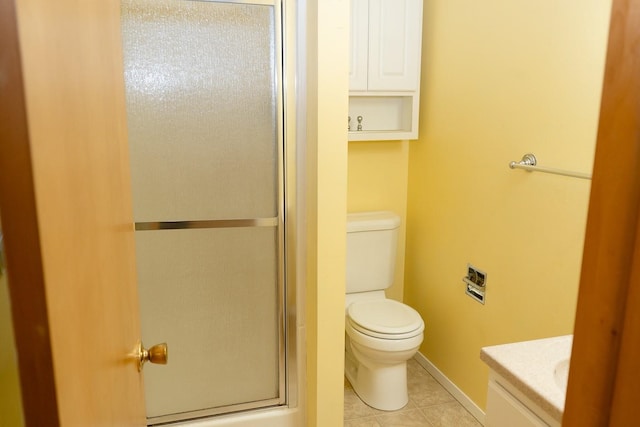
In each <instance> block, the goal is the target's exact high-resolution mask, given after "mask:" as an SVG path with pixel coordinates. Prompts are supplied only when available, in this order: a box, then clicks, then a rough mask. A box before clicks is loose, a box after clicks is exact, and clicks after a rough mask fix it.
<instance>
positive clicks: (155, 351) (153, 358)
mask: <svg viewBox="0 0 640 427" xmlns="http://www.w3.org/2000/svg"><path fill="white" fill-rule="evenodd" d="M136 358H137V360H138V371H142V368H143V366H144V364H145V362H151V363H155V364H158V365H166V364H167V361H168V360H169V348H168V347H167V343H165V342H163V343H162V344H156V345H154V346H153V347H151V348H150V349H149V350H147V349H146V348H144V346H143V345H142V342H139V343H138V349H137V351H136Z"/></svg>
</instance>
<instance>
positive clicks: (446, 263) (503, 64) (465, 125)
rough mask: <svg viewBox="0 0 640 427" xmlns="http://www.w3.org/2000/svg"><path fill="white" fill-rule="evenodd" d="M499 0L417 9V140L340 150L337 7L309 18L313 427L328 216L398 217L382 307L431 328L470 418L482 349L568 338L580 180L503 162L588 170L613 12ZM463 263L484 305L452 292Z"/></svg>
mask: <svg viewBox="0 0 640 427" xmlns="http://www.w3.org/2000/svg"><path fill="white" fill-rule="evenodd" d="M502 3H503V2H491V3H486V2H484V3H483V4H477V2H472V1H469V0H466V1H458V2H451V1H447V2H445V1H427V2H425V13H424V16H425V20H424V28H425V31H424V36H423V52H424V53H423V68H422V73H423V78H422V94H421V109H420V110H421V112H420V114H421V119H420V138H419V139H418V140H416V141H409V142H407V141H394V142H351V143H349V144H348V147H347V144H346V143H345V141H344V139H345V135H344V129H338V127H337V126H328V125H327V124H328V123H329V124H332V123H342V122H344V120H342V118H343V117H344V116H346V105H338V104H337V103H336V101H335V100H336V99H345V101H346V82H344V79H343V78H342V75H341V74H339V73H340V71H341V70H344V68H345V67H346V64H340V63H339V61H336V59H335V58H336V56H337V52H336V50H339V47H338V48H337V47H336V46H340V41H344V40H345V37H348V35H347V34H346V33H345V32H344V31H343V30H344V27H345V26H343V27H341V28H336V27H340V25H338V24H339V23H340V22H342V23H343V24H344V21H340V20H339V18H336V15H338V16H342V15H340V14H339V12H340V11H342V12H343V14H344V15H345V16H346V14H347V7H346V5H344V4H343V2H321V4H318V5H316V6H315V7H317V19H318V28H319V29H320V30H321V31H320V34H319V44H318V52H317V57H318V63H317V64H316V65H317V69H315V70H314V71H313V72H312V73H310V74H311V75H310V76H309V80H310V82H309V83H310V84H312V85H313V84H315V83H317V85H316V87H317V88H318V90H317V92H316V91H310V93H309V95H308V96H309V99H310V100H311V101H312V102H314V104H317V105H318V110H317V111H315V113H317V114H316V119H317V123H316V126H317V127H315V128H316V129H318V136H317V140H315V141H314V140H310V141H309V148H308V152H309V153H313V154H315V156H314V155H313V154H310V157H311V160H310V163H311V164H312V165H313V166H314V167H316V168H317V175H316V176H315V177H313V178H311V179H310V182H307V185H308V193H307V195H308V209H309V212H310V213H309V218H308V227H310V229H313V230H315V231H314V232H313V233H311V235H312V237H311V238H310V239H309V240H310V241H309V242H308V247H307V249H308V250H307V252H308V259H307V262H308V263H309V265H310V268H309V269H308V277H307V288H306V292H307V300H306V315H305V316H306V318H305V320H306V327H307V334H308V335H307V341H308V346H307V348H306V351H307V370H306V373H307V380H308V387H307V390H306V391H307V393H306V394H307V399H308V401H309V402H310V404H309V405H308V409H309V414H308V419H312V420H315V422H314V423H310V424H309V425H313V424H315V425H319V426H329V425H331V426H336V425H340V423H341V422H342V414H341V413H340V412H341V411H339V410H337V408H341V407H342V396H341V393H339V392H338V390H341V389H342V381H343V380H342V363H343V362H342V356H343V355H342V352H341V351H339V349H340V347H341V346H342V340H343V333H342V331H343V330H344V323H343V322H344V319H343V317H342V316H341V315H340V313H342V312H343V310H344V307H343V306H342V304H343V297H342V296H343V294H344V286H343V276H344V274H343V272H344V264H343V263H344V259H343V256H342V255H343V249H341V248H342V247H343V245H344V240H343V239H344V235H343V233H339V232H337V230H344V221H345V219H344V218H343V217H342V216H340V215H338V214H337V213H340V212H346V211H360V210H372V209H389V210H393V211H395V212H397V213H398V214H400V215H401V217H402V218H403V222H402V224H403V225H402V227H403V232H402V234H401V236H402V237H401V239H400V257H399V261H398V267H399V268H398V270H397V277H398V283H404V285H403V286H397V285H396V286H395V287H393V288H391V289H390V291H389V296H390V297H392V298H396V299H402V300H404V301H405V302H406V303H408V304H410V305H412V306H413V307H415V308H416V309H418V311H419V312H420V313H421V314H422V316H423V318H424V319H425V322H426V325H427V326H426V332H425V342H424V344H423V346H422V348H421V353H423V354H424V355H425V356H426V357H427V358H428V359H429V360H430V361H431V362H432V363H434V364H435V365H436V366H437V367H438V368H439V369H440V370H441V371H442V372H444V373H445V374H446V375H447V376H448V377H449V378H450V379H451V381H453V382H454V383H455V384H456V385H458V387H459V388H460V389H462V390H463V391H464V392H465V393H466V394H467V395H468V396H469V397H470V399H472V400H473V402H475V403H476V404H477V405H478V406H479V407H483V406H484V395H485V393H486V377H487V371H486V367H484V366H483V364H482V362H481V361H480V360H479V358H478V353H479V349H480V348H481V347H483V346H485V345H490V344H495V343H502V342H510V341H520V340H525V339H533V338H539V337H547V336H553V335H561V334H567V333H570V332H571V331H572V328H573V319H574V313H575V311H574V310H575V304H576V295H577V285H578V278H579V273H580V263H581V254H582V245H583V234H584V227H585V222H586V210H587V201H588V197H589V183H588V182H587V181H582V180H573V179H569V178H561V177H556V176H552V175H549V176H547V175H543V174H535V175H531V174H527V173H525V172H523V171H512V170H510V169H508V167H507V164H508V162H509V161H511V160H518V159H519V157H520V156H521V155H522V154H524V153H525V152H529V151H532V152H535V154H536V155H537V156H538V158H539V159H540V161H541V162H544V163H545V164H549V165H556V166H561V167H563V168H567V169H572V170H580V171H589V170H590V169H591V167H592V159H593V153H594V147H595V135H596V128H597V121H598V110H599V99H600V90H601V82H602V72H603V64H604V50H605V40H606V33H607V26H608V10H609V7H610V3H609V2H599V1H590V2H577V1H575V2H572V3H571V4H563V5H558V4H556V2H550V1H547V2H542V3H541V2H524V1H518V2H510V3H509V4H508V5H504V4H502ZM576 14H577V15H576ZM336 22H338V24H336ZM322 31H325V32H324V33H323V32H322ZM504 34H509V37H505V36H504ZM571 52H574V53H575V56H572V55H570V53H571ZM343 53H344V52H343ZM345 57H346V55H345ZM488 58H491V60H488ZM345 62H346V61H345ZM340 65H342V66H343V68H342V69H341V68H340ZM327 106H329V107H327ZM313 113H314V112H313V111H312V112H311V114H310V115H313ZM310 128H312V129H313V127H312V126H310ZM347 171H348V172H347ZM347 173H348V176H347ZM405 248H406V250H403V249H405ZM467 263H472V264H474V265H475V266H477V267H478V268H480V269H482V270H483V271H486V272H487V274H488V281H487V300H486V304H485V305H481V304H478V303H477V302H475V301H473V300H472V299H471V298H469V297H468V296H466V295H465V294H464V285H463V284H462V281H461V279H462V276H464V273H465V271H466V265H467ZM326 283H332V284H334V285H332V286H326ZM540 313H544V315H542V316H541V314H540Z"/></svg>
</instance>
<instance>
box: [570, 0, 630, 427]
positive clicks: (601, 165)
mask: <svg viewBox="0 0 640 427" xmlns="http://www.w3.org/2000/svg"><path fill="white" fill-rule="evenodd" d="M612 7H613V8H612V11H611V27H610V30H609V46H608V51H607V63H606V69H605V77H604V87H603V94H602V106H601V112H600V124H599V129H598V141H597V147H596V156H595V162H594V171H593V183H592V187H591V198H590V202H589V217H588V221H587V231H586V237H585V248H584V256H583V265H582V272H581V277H580V290H579V296H578V308H577V314H576V325H575V334H574V341H573V351H572V355H571V370H570V373H569V385H568V389H567V400H566V405H565V413H564V419H563V425H565V426H576V427H591V426H593V427H596V426H598V427H599V426H621V427H624V426H631V425H638V420H637V418H638V416H637V406H638V405H637V397H638V393H639V392H640V375H639V374H638V372H639V371H640V318H639V313H640V0H614V1H613V5H612Z"/></svg>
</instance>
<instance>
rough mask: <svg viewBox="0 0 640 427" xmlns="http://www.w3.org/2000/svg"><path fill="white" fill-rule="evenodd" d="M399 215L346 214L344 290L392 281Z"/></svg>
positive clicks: (381, 286)
mask: <svg viewBox="0 0 640 427" xmlns="http://www.w3.org/2000/svg"><path fill="white" fill-rule="evenodd" d="M399 226H400V217H399V216H398V215H396V214H395V213H393V212H387V211H380V212H358V213H352V214H348V215H347V293H348V294H349V293H354V292H369V291H376V290H382V289H387V288H388V287H389V286H391V285H392V284H393V278H394V272H395V265H396V247H397V242H398V227H399Z"/></svg>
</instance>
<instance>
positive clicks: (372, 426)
mask: <svg viewBox="0 0 640 427" xmlns="http://www.w3.org/2000/svg"><path fill="white" fill-rule="evenodd" d="M344 427H381V426H380V423H378V421H377V420H376V417H365V418H356V419H354V420H345V422H344Z"/></svg>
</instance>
